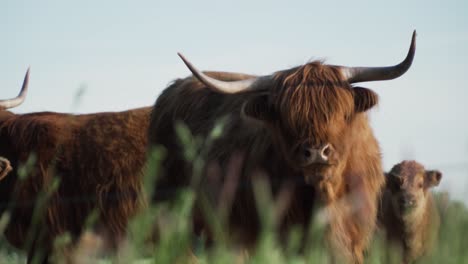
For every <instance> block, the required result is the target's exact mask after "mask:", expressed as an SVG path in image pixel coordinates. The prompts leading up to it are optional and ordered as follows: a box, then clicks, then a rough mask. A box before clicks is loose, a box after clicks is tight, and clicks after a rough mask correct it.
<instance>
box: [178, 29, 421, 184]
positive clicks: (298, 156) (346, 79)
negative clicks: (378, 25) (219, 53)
mask: <svg viewBox="0 0 468 264" xmlns="http://www.w3.org/2000/svg"><path fill="white" fill-rule="evenodd" d="M415 51H416V34H415V32H414V33H413V37H412V40H411V46H410V49H409V50H408V54H407V55H406V58H405V59H404V60H403V61H402V62H401V63H399V64H397V65H394V66H387V67H346V66H333V65H324V64H322V63H320V62H312V63H308V64H306V65H304V66H301V67H297V68H293V69H289V70H284V71H278V72H276V73H274V74H271V75H264V76H258V77H254V78H249V79H242V80H238V81H229V82H226V81H220V80H218V79H215V78H211V77H210V76H207V75H206V74H204V73H203V72H201V71H200V70H198V69H197V68H196V67H195V66H194V65H193V64H192V63H191V62H190V61H188V60H187V59H186V58H185V57H184V56H183V55H181V54H179V56H180V57H181V58H182V60H183V61H184V63H185V64H186V65H187V67H188V68H189V69H190V71H191V72H192V73H193V75H194V76H195V77H196V78H197V79H198V80H200V82H202V83H203V84H205V85H206V87H207V88H209V89H212V90H214V91H216V92H220V93H224V94H239V93H240V94H243V96H242V98H245V99H246V100H245V102H244V103H243V105H242V110H241V114H243V115H245V116H247V117H250V118H253V119H256V120H260V121H263V122H264V123H266V124H268V125H270V127H271V128H272V131H273V132H274V133H273V134H274V138H275V140H276V141H277V142H275V143H276V145H278V146H279V147H280V152H281V153H282V154H283V156H284V157H285V160H286V161H288V163H289V164H291V166H292V168H295V169H298V170H300V171H302V172H303V174H304V176H305V178H306V180H307V181H308V182H311V183H314V184H315V183H317V182H319V183H320V182H322V181H323V180H322V179H324V178H329V179H332V180H337V181H339V180H340V179H339V177H334V176H337V175H342V173H341V172H342V171H343V170H344V169H345V166H346V163H345V161H346V160H347V158H348V156H349V154H348V153H349V152H350V145H351V144H353V142H350V140H351V139H352V138H353V132H354V131H355V130H359V129H353V127H352V126H353V121H354V120H355V119H356V117H357V115H356V114H357V113H360V112H363V111H366V110H367V109H369V108H371V107H372V106H374V105H375V104H376V103H377V95H376V94H375V93H373V92H372V91H370V90H368V89H365V88H356V87H351V84H353V83H359V82H367V81H379V80H380V81H381V80H390V79H394V78H397V77H399V76H401V75H403V74H404V73H405V72H406V71H407V70H408V69H409V68H410V67H411V64H412V62H413V58H414V54H415ZM359 136H361V135H354V137H359Z"/></svg>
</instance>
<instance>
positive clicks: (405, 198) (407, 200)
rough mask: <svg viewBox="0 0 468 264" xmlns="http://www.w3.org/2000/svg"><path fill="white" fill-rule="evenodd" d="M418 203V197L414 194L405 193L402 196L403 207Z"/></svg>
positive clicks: (401, 203)
mask: <svg viewBox="0 0 468 264" xmlns="http://www.w3.org/2000/svg"><path fill="white" fill-rule="evenodd" d="M415 204H416V199H415V198H414V197H413V196H412V195H405V196H402V197H401V198H400V205H401V206H402V207H413V206H414V205H415Z"/></svg>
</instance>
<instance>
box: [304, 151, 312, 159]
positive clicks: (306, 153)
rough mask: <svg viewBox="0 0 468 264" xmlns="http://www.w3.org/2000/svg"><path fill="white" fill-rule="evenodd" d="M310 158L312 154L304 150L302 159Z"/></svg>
mask: <svg viewBox="0 0 468 264" xmlns="http://www.w3.org/2000/svg"><path fill="white" fill-rule="evenodd" d="M310 156H312V153H310V150H308V149H304V157H306V158H310Z"/></svg>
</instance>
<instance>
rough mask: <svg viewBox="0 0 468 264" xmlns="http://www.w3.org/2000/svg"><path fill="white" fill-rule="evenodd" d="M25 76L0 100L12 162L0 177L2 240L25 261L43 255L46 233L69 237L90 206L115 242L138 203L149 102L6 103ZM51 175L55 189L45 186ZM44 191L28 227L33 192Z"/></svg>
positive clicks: (0, 128) (2, 151)
mask: <svg viewBox="0 0 468 264" xmlns="http://www.w3.org/2000/svg"><path fill="white" fill-rule="evenodd" d="M28 76H29V72H28V74H27V75H26V77H25V80H24V84H23V88H22V91H21V94H20V96H18V97H17V98H15V99H12V100H3V101H0V109H2V110H0V156H2V157H5V158H6V159H8V160H9V161H10V162H11V165H12V166H13V168H14V169H13V170H12V171H11V172H10V173H9V175H7V177H5V178H4V179H3V180H2V181H1V182H0V202H1V207H0V214H1V213H4V212H6V211H10V213H11V220H10V223H9V225H8V227H7V229H6V231H5V235H6V238H7V240H8V241H9V242H10V243H11V244H13V245H14V246H16V247H18V248H23V249H26V250H27V251H28V259H29V261H31V260H32V257H33V256H34V255H38V256H39V255H40V254H41V253H43V254H42V257H40V256H39V257H40V259H43V261H44V262H48V258H49V254H50V253H51V250H52V243H53V241H54V238H56V237H57V236H59V235H61V234H64V233H65V232H69V233H70V234H71V236H72V238H73V241H75V240H76V239H77V238H78V237H79V235H80V233H81V232H82V231H83V228H84V224H85V220H86V219H87V217H88V215H89V214H90V213H91V212H92V211H93V210H94V209H96V210H97V212H98V215H99V216H98V222H97V224H96V225H97V230H98V231H102V232H103V234H105V235H106V236H108V238H109V241H110V242H112V243H115V244H114V245H117V243H118V241H119V240H120V239H121V238H123V236H124V234H125V230H126V225H127V222H128V220H129V218H130V217H131V216H133V215H134V214H135V213H136V211H137V210H138V208H139V207H140V206H142V205H144V203H143V199H142V197H141V195H140V194H141V190H140V189H141V183H142V179H141V176H142V169H143V167H144V163H145V157H146V147H147V146H146V145H147V127H148V124H149V117H150V112H151V107H145V108H139V109H133V110H128V111H124V112H115V113H113V112H108V113H96V114H83V115H71V114H62V113H53V112H39V113H30V114H14V113H12V112H9V111H7V110H6V109H7V108H11V107H14V106H16V105H18V104H20V103H21V102H22V101H23V100H24V97H25V95H26V91H27V86H28V78H29V77H28ZM30 157H35V158H34V159H32V160H33V161H34V162H33V163H32V164H33V165H32V168H31V172H30V173H29V174H28V175H27V176H26V178H25V179H21V173H19V168H20V166H22V165H24V164H26V162H27V161H28V159H30ZM54 177H56V178H57V179H58V180H59V187H58V188H57V190H56V191H53V190H50V188H51V184H52V182H53V181H54ZM47 192H51V194H50V195H49V196H48V199H47V202H46V204H45V206H44V207H43V210H42V214H40V217H39V218H38V219H37V220H38V224H37V230H35V232H32V231H31V230H32V229H34V228H31V219H32V218H33V212H34V210H35V209H34V208H35V207H36V206H38V202H37V201H39V200H40V199H38V196H39V194H40V193H47ZM36 210H37V209H36ZM28 239H29V240H28ZM28 241H29V242H30V243H29V244H28V243H27V242H28Z"/></svg>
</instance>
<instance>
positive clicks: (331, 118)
mask: <svg viewBox="0 0 468 264" xmlns="http://www.w3.org/2000/svg"><path fill="white" fill-rule="evenodd" d="M268 90H269V91H270V92H269V93H267V94H264V95H257V96H254V97H253V98H252V99H251V100H248V101H247V102H246V103H245V105H244V108H243V109H244V113H245V114H246V115H248V116H249V117H252V118H255V119H257V120H261V121H263V122H265V123H267V124H269V125H270V127H271V128H272V130H273V131H274V133H273V134H274V138H275V141H276V142H275V144H276V145H278V146H279V148H280V151H281V153H283V156H284V157H285V160H287V161H288V162H289V164H290V165H291V166H292V167H293V168H295V169H297V170H299V171H301V172H302V174H303V175H304V177H305V179H306V181H307V182H308V183H311V184H317V183H320V182H321V181H322V180H326V179H335V178H336V177H334V176H337V175H340V174H341V171H342V170H343V169H344V167H345V161H346V159H347V157H348V154H349V151H350V145H351V143H352V142H351V140H348V139H349V138H350V134H351V133H352V130H353V129H352V127H351V126H352V122H353V120H354V118H355V116H356V114H357V113H360V112H363V111H366V110H368V109H369V108H371V107H372V106H374V105H375V104H376V103H377V101H378V97H377V95H376V94H375V93H374V92H372V91H371V90H368V89H365V88H353V87H351V86H350V84H349V83H348V82H346V81H345V80H344V78H343V77H342V76H341V74H340V71H339V69H338V68H336V67H332V66H327V65H323V64H321V63H319V62H314V63H309V64H306V65H304V66H302V67H299V68H295V69H291V70H289V71H284V72H280V73H277V74H276V76H275V82H274V84H273V85H272V87H270V88H269V89H268ZM336 180H339V179H336Z"/></svg>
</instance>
